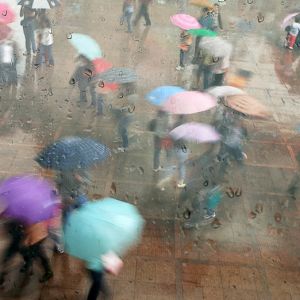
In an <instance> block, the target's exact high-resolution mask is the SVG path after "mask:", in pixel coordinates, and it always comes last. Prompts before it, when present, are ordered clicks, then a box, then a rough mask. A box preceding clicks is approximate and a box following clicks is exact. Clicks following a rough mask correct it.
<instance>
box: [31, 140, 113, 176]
mask: <svg viewBox="0 0 300 300" xmlns="http://www.w3.org/2000/svg"><path fill="white" fill-rule="evenodd" d="M108 156H110V150H109V148H108V147H106V146H105V145H103V144H100V143H98V142H96V141H94V140H92V139H89V138H80V137H66V138H63V139H60V140H58V141H56V142H54V143H53V144H51V145H49V146H48V147H46V148H45V149H44V150H42V152H41V153H39V154H38V156H37V157H36V159H35V160H36V161H37V162H38V163H39V164H40V165H41V166H42V167H44V168H49V169H55V170H64V171H67V170H72V169H77V168H88V167H90V166H92V165H94V164H97V163H100V162H101V161H103V160H105V159H106V158H107V157H108Z"/></svg>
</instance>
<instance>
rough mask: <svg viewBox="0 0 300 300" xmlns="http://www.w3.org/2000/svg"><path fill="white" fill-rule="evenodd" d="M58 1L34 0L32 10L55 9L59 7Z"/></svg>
mask: <svg viewBox="0 0 300 300" xmlns="http://www.w3.org/2000/svg"><path fill="white" fill-rule="evenodd" d="M59 5H60V3H59V1H58V0H33V3H32V6H31V8H32V9H51V8H53V7H56V6H59Z"/></svg>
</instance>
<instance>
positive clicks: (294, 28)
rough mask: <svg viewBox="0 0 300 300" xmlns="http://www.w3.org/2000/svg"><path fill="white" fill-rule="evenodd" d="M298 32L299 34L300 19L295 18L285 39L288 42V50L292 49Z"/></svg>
mask: <svg viewBox="0 0 300 300" xmlns="http://www.w3.org/2000/svg"><path fill="white" fill-rule="evenodd" d="M299 32H300V17H298V18H295V21H294V22H293V24H292V25H291V26H290V30H289V33H288V38H287V40H288V42H287V45H288V48H289V49H290V50H293V49H294V45H295V43H296V40H297V36H298V34H299Z"/></svg>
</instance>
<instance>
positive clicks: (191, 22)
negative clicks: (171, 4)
mask: <svg viewBox="0 0 300 300" xmlns="http://www.w3.org/2000/svg"><path fill="white" fill-rule="evenodd" d="M170 20H171V22H172V24H173V25H175V26H177V27H179V28H181V29H184V30H189V29H198V28H201V25H200V24H199V22H198V21H197V19H196V18H194V17H192V16H190V15H186V14H177V15H174V16H171V17H170Z"/></svg>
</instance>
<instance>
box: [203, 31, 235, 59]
mask: <svg viewBox="0 0 300 300" xmlns="http://www.w3.org/2000/svg"><path fill="white" fill-rule="evenodd" d="M199 47H200V48H202V49H204V50H206V51H207V52H209V53H211V55H213V56H215V57H224V56H226V55H230V54H231V52H232V45H231V44H230V43H228V42H227V41H225V40H224V39H222V38H221V37H218V36H217V37H203V38H202V39H201V41H200V43H199Z"/></svg>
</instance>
